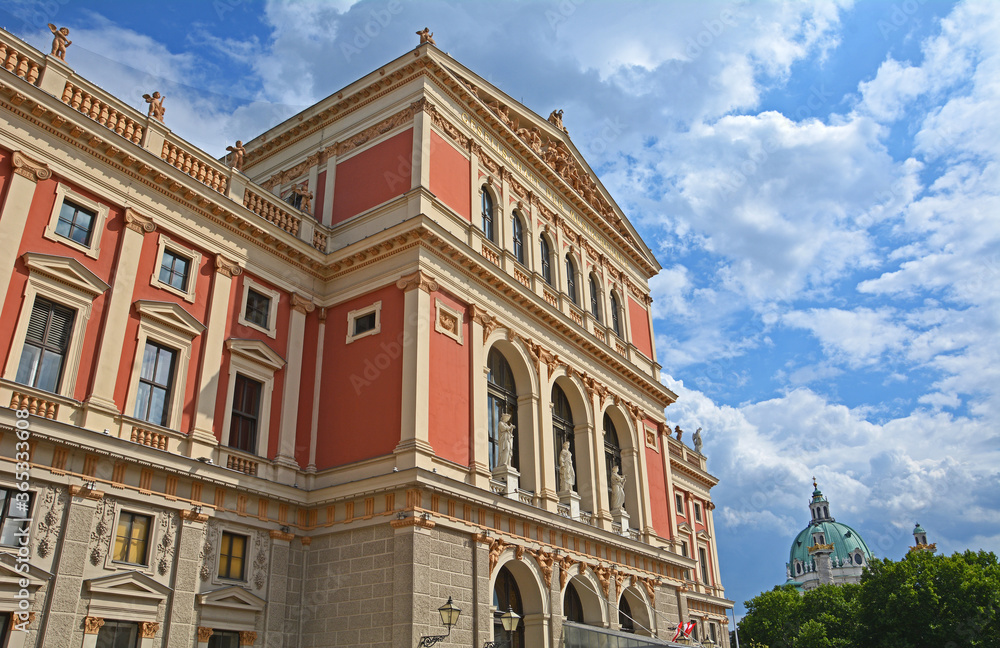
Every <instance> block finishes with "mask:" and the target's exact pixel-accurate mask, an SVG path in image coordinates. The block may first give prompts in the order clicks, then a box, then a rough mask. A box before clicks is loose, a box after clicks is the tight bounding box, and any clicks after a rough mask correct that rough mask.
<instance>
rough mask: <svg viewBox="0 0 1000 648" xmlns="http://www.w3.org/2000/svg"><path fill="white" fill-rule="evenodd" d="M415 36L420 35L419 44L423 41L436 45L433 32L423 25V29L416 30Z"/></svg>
mask: <svg viewBox="0 0 1000 648" xmlns="http://www.w3.org/2000/svg"><path fill="white" fill-rule="evenodd" d="M417 36H419V37H420V44H421V45H423V44H424V43H430V44H431V45H437V43H435V42H434V32H432V31H431V30H430V29H428V28H427V27H424V28H423V29H421V30H420V31H418V32H417Z"/></svg>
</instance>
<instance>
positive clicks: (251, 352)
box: [226, 338, 285, 371]
mask: <svg viewBox="0 0 1000 648" xmlns="http://www.w3.org/2000/svg"><path fill="white" fill-rule="evenodd" d="M226 348H227V349H229V352H230V353H235V354H236V355H238V356H240V357H241V358H244V359H246V360H249V361H251V362H256V363H257V364H260V365H263V366H265V367H267V368H269V369H273V370H274V371H278V370H279V369H281V368H282V367H284V366H285V359H284V358H282V357H281V356H280V355H278V354H277V353H275V351H274V349H272V348H271V347H269V346H267V344H265V343H264V342H261V341H260V340H244V339H236V338H230V339H228V340H226Z"/></svg>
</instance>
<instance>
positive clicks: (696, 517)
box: [694, 502, 704, 522]
mask: <svg viewBox="0 0 1000 648" xmlns="http://www.w3.org/2000/svg"><path fill="white" fill-rule="evenodd" d="M694 521H695V522H703V521H704V520H702V516H701V503H700V502H695V503H694Z"/></svg>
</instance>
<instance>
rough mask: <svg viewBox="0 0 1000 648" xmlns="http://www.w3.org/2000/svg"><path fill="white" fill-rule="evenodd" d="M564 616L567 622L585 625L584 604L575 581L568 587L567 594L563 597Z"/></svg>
mask: <svg viewBox="0 0 1000 648" xmlns="http://www.w3.org/2000/svg"><path fill="white" fill-rule="evenodd" d="M563 616H565V617H566V620H567V621H572V622H574V623H583V602H582V601H580V595H579V594H578V593H577V591H576V586H575V585H574V584H573V581H570V582H569V584H568V585H566V593H565V594H564V595H563Z"/></svg>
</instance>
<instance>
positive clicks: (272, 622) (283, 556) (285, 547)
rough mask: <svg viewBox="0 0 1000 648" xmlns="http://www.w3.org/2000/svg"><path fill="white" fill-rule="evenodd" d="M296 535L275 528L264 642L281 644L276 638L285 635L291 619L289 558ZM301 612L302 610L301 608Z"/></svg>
mask: <svg viewBox="0 0 1000 648" xmlns="http://www.w3.org/2000/svg"><path fill="white" fill-rule="evenodd" d="M294 537H295V536H294V535H292V534H291V533H284V532H283V531H278V530H277V529H273V530H272V531H271V551H270V554H271V556H270V560H269V561H268V570H267V607H265V608H264V614H265V617H264V638H263V644H264V645H265V646H266V645H280V644H281V642H280V641H275V638H279V637H283V636H284V632H285V619H286V618H288V619H289V620H291V616H292V615H291V614H289V613H290V612H291V610H289V609H288V608H289V602H288V600H287V599H288V562H289V561H288V558H289V552H290V551H291V541H292V539H293V538H294ZM300 612H301V610H300Z"/></svg>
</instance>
